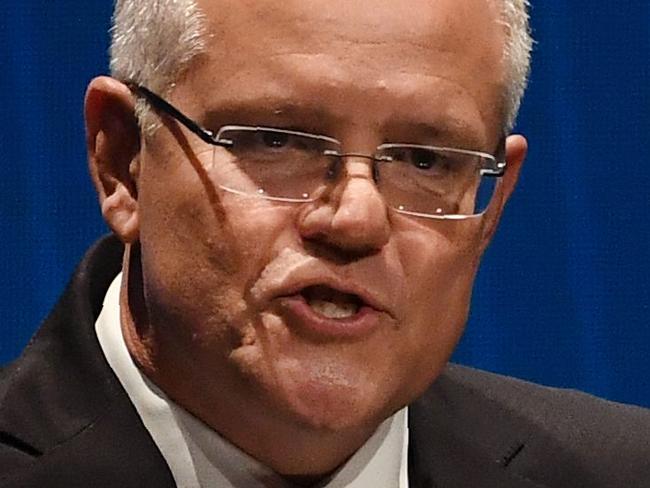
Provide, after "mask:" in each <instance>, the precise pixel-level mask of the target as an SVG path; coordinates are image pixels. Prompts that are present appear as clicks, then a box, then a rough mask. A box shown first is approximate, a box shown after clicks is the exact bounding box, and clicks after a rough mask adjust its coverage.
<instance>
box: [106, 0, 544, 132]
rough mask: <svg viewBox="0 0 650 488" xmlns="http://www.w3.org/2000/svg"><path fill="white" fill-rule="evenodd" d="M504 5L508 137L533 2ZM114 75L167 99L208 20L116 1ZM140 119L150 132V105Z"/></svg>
mask: <svg viewBox="0 0 650 488" xmlns="http://www.w3.org/2000/svg"><path fill="white" fill-rule="evenodd" d="M497 1H501V2H502V3H503V7H502V15H501V22H500V23H501V24H503V26H504V28H505V31H506V45H505V49H504V65H505V71H506V79H505V93H504V101H503V103H504V107H503V129H504V131H505V133H509V132H510V131H511V130H512V128H513V126H514V124H515V120H516V118H517V113H518V112H519V106H520V105H521V99H522V98H523V95H524V91H525V90H526V85H527V84H528V75H529V72H530V53H531V49H532V43H533V41H532V38H531V35H530V27H529V17H528V8H529V2H528V0H497ZM111 37H112V41H111V48H110V55H111V62H110V66H111V73H112V75H113V76H114V77H115V78H118V79H121V80H130V81H133V82H135V83H139V84H142V85H145V86H147V87H148V88H149V89H151V90H152V91H154V92H157V93H160V94H162V95H166V94H168V93H169V92H170V91H171V90H172V88H173V87H174V84H175V83H176V82H177V81H178V80H179V79H180V78H181V76H182V75H183V74H184V73H185V72H186V71H187V69H188V67H189V66H190V64H191V62H192V61H193V60H194V59H195V58H196V57H197V56H199V55H200V54H202V53H203V52H205V49H206V37H207V35H206V27H205V18H204V16H203V13H202V12H201V10H200V8H199V6H198V5H197V3H196V0H116V2H115V12H114V14H113V27H112V28H111ZM136 114H137V116H138V119H139V120H140V123H141V125H142V126H143V127H144V129H145V131H146V132H151V131H153V130H155V128H156V125H155V124H147V122H145V121H146V114H147V109H146V104H145V103H144V101H142V100H140V101H138V104H137V105H136Z"/></svg>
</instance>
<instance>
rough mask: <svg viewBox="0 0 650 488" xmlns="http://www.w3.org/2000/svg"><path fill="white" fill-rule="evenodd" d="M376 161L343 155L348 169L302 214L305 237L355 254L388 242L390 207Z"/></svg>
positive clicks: (376, 249) (299, 224)
mask: <svg viewBox="0 0 650 488" xmlns="http://www.w3.org/2000/svg"><path fill="white" fill-rule="evenodd" d="M373 162H374V160H373V159H372V158H368V157H365V156H361V155H353V154H348V155H346V156H345V157H344V158H343V160H342V161H341V163H342V164H344V165H345V166H344V169H345V171H344V174H343V175H341V177H340V178H339V179H338V181H337V182H336V183H335V186H334V187H333V188H332V189H331V191H330V192H328V193H327V194H326V195H324V196H323V198H321V199H320V200H318V201H317V202H314V203H312V204H310V205H309V206H308V207H307V208H305V209H304V210H303V211H302V212H301V214H300V216H299V222H298V228H299V231H300V234H301V236H302V237H303V239H307V240H309V241H315V242H318V243H322V244H326V245H328V246H329V247H333V248H338V249H340V250H342V251H345V252H347V253H354V254H370V253H374V252H377V251H379V250H380V249H381V248H382V247H383V246H384V245H386V243H387V242H388V240H389V238H390V232H391V230H390V223H389V219H388V209H387V207H386V203H385V202H384V199H383V198H382V196H381V194H380V193H379V191H378V189H377V186H376V185H375V182H374V179H373V176H372V174H373V169H372V168H373Z"/></svg>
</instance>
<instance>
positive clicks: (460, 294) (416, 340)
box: [401, 221, 480, 389]
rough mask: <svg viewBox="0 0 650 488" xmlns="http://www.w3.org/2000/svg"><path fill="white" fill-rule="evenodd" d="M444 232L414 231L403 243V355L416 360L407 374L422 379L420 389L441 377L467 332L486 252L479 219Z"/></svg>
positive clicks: (415, 383)
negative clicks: (482, 255) (476, 281)
mask: <svg viewBox="0 0 650 488" xmlns="http://www.w3.org/2000/svg"><path fill="white" fill-rule="evenodd" d="M456 224H458V222H456ZM459 227H460V229H459ZM441 229H442V230H441ZM444 230H445V228H444V226H438V227H437V228H436V231H434V232H427V233H423V232H412V233H411V234H409V235H408V237H407V238H405V239H404V240H403V241H402V247H401V254H402V256H408V259H403V265H404V273H405V282H406V289H407V290H408V291H407V298H406V300H405V302H406V310H405V312H404V324H405V331H406V340H405V342H404V350H403V354H407V355H408V357H411V358H412V359H413V360H412V361H411V363H410V367H409V368H408V371H406V374H408V375H410V377H411V378H420V382H412V385H414V386H415V388H416V389H418V388H420V389H422V388H424V387H426V386H427V385H428V384H429V382H430V381H431V380H432V379H433V378H435V377H436V376H437V375H438V374H439V373H440V371H441V369H442V368H443V367H444V365H445V364H446V362H447V361H448V359H449V357H450V356H451V354H452V352H453V350H454V348H455V346H456V344H457V342H458V340H459V338H460V335H461V334H462V331H463V329H464V326H465V322H466V320H467V313H468V310H469V302H470V298H471V290H472V285H473V281H474V276H475V274H476V263H477V262H478V255H479V254H480V248H479V243H480V240H479V237H478V236H479V235H480V228H479V227H478V225H477V222H476V221H474V222H471V223H470V224H469V225H466V224H465V223H460V225H457V226H456V228H453V227H450V228H449V230H450V232H449V233H444V232H442V231H444Z"/></svg>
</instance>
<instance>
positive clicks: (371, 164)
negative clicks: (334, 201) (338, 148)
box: [333, 151, 381, 184]
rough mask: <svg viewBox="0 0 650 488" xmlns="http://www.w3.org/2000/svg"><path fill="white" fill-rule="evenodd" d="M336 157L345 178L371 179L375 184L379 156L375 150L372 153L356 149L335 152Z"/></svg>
mask: <svg viewBox="0 0 650 488" xmlns="http://www.w3.org/2000/svg"><path fill="white" fill-rule="evenodd" d="M333 155H334V154H333ZM336 157H337V159H338V160H339V162H340V164H341V167H342V169H343V171H342V173H343V175H345V176H346V178H348V179H349V178H365V179H372V181H373V182H374V183H375V184H376V183H377V163H378V162H379V161H381V158H379V157H378V156H377V153H376V152H375V153H374V154H368V153H363V152H357V151H348V152H337V153H336Z"/></svg>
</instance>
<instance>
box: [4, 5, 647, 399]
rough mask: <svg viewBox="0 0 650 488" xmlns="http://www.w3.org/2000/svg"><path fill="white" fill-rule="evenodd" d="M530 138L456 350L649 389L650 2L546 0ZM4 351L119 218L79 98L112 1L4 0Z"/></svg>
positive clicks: (97, 61) (102, 57)
mask: <svg viewBox="0 0 650 488" xmlns="http://www.w3.org/2000/svg"><path fill="white" fill-rule="evenodd" d="M533 1H534V5H533V9H532V15H533V22H532V24H533V30H534V36H535V38H536V40H537V44H536V46H535V53H534V62H533V75H532V80H531V84H530V89H529V92H528V95H527V97H526V99H525V101H524V105H523V109H522V114H521V117H520V121H519V125H518V129H517V130H518V131H520V132H523V133H525V134H526V135H527V136H528V138H529V141H530V145H531V151H530V156H529V158H528V161H527V164H526V166H525V168H524V171H523V174H522V177H521V180H520V185H519V188H518V190H517V191H516V192H515V195H514V196H513V198H512V200H511V202H510V204H509V207H508V208H507V211H506V213H505V216H504V218H503V221H502V225H501V228H500V231H499V232H498V233H497V236H496V238H495V241H494V243H493V244H492V246H491V248H490V249H489V250H488V252H487V255H486V257H485V260H484V264H483V267H482V269H481V272H480V274H479V277H478V280H477V285H476V291H475V295H474V300H473V302H474V303H473V309H472V316H471V319H470V323H469V326H468V330H467V334H466V336H465V338H464V340H463V342H462V343H461V345H460V348H459V349H458V351H457V353H456V356H455V360H456V361H460V362H464V363H467V364H471V365H475V366H478V367H481V368H485V369H489V370H492V371H498V372H503V373H507V374H512V375H516V376H520V377H523V378H528V379H531V380H534V381H537V382H541V383H546V384H551V385H559V386H567V387H574V388H580V389H583V390H587V391H590V392H593V393H595V394H598V395H601V396H605V397H608V398H611V399H615V400H619V401H624V402H632V403H638V404H642V405H646V406H650V370H649V368H648V367H647V366H648V362H649V360H650V330H649V328H648V312H649V303H650V291H649V289H650V275H649V274H650V259H649V258H650V246H649V244H648V240H649V239H650V216H649V215H648V214H649V211H650V198H649V195H648V187H649V185H648V184H649V180H650V168H649V165H650V157H649V156H648V139H649V134H650V68H649V66H648V56H649V54H650V2H648V1H647V0H643V1H621V2H610V1H604V0H603V1H600V0H592V1H590V2H584V1H578V2H567V1H566V0H543V1H542V0H536V1H535V0H533ZM0 8H1V10H0V11H1V12H2V20H1V21H0V121H1V122H2V123H1V126H0V158H1V161H0V163H1V164H0V174H1V177H0V235H2V236H3V238H4V242H3V245H2V247H1V250H0V363H4V362H6V361H9V360H11V359H12V358H14V357H15V356H16V355H18V354H19V351H20V350H21V349H22V348H23V347H24V345H25V344H26V343H27V341H28V340H29V337H30V336H31V334H32V333H33V332H34V330H35V329H36V328H37V326H38V324H39V323H40V321H41V320H42V319H43V317H44V316H45V314H46V313H47V311H48V310H49V308H50V307H51V306H52V305H53V304H54V302H55V300H56V298H57V297H58V295H59V294H60V293H61V291H62V289H63V287H64V285H65V283H66V282H67V280H68V277H69V274H70V272H71V271H72V270H73V268H74V266H75V264H76V263H77V261H78V259H79V258H80V257H81V255H82V254H83V252H84V250H85V249H86V247H87V246H88V245H89V244H90V243H91V242H92V241H93V240H94V239H95V238H96V237H97V236H99V235H101V234H102V233H104V232H105V231H106V227H105V226H104V225H103V223H102V221H101V218H100V215H99V210H98V207H97V204H96V198H95V195H94V192H93V190H92V188H91V185H90V182H89V178H88V177H87V174H86V161H85V150H84V141H83V139H84V134H83V121H82V100H83V93H84V89H85V86H86V84H87V82H88V81H89V80H90V79H91V78H92V77H93V76H95V75H97V74H100V73H106V72H107V54H106V52H107V46H108V34H107V30H108V27H109V20H110V15H111V9H112V3H111V2H109V1H97V2H79V1H76V0H75V1H72V0H69V1H61V0H59V1H43V0H21V1H13V0H11V1H10V0H0Z"/></svg>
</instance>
